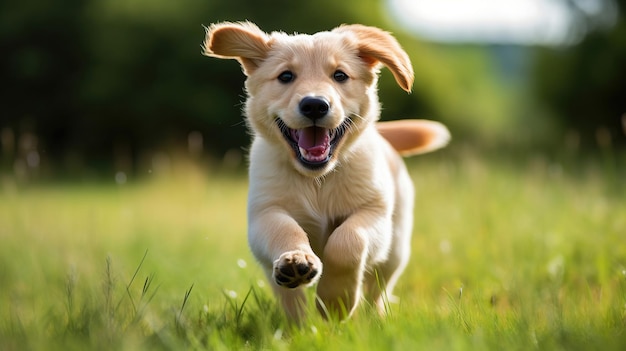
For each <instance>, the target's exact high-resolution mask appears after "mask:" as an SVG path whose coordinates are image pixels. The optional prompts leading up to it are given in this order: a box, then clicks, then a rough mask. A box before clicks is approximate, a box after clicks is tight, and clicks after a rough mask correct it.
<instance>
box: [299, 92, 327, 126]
mask: <svg viewBox="0 0 626 351" xmlns="http://www.w3.org/2000/svg"><path fill="white" fill-rule="evenodd" d="M298 107H299V108H300V113H302V115H303V116H305V117H307V118H309V119H311V120H316V119H319V118H322V117H324V116H326V114H327V113H328V110H329V109H330V104H329V103H328V100H326V99H325V98H323V97H320V96H307V97H305V98H303V99H302V100H300V105H299V106H298Z"/></svg>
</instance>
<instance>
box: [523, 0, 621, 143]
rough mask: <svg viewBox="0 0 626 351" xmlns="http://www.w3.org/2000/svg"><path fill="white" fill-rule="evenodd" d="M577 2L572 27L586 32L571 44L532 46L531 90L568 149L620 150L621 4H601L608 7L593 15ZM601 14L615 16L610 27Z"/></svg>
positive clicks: (574, 5) (574, 2) (573, 2)
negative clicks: (556, 124)
mask: <svg viewBox="0 0 626 351" xmlns="http://www.w3.org/2000/svg"><path fill="white" fill-rule="evenodd" d="M577 3H578V2H577V1H571V4H572V11H573V13H574V14H575V15H576V18H577V19H578V26H582V27H584V28H585V29H589V30H591V32H590V33H589V34H588V35H587V36H586V37H584V39H582V41H581V42H580V43H579V44H577V45H574V46H570V47H562V48H538V49H537V61H536V65H535V71H534V75H533V83H532V91H533V93H534V95H535V96H536V98H537V99H538V100H539V102H540V103H541V104H542V105H543V108H544V110H545V113H546V114H547V117H548V118H554V119H555V120H556V121H558V122H559V123H560V124H561V127H562V128H561V130H563V131H564V132H565V133H566V135H564V137H565V138H566V139H567V140H568V143H569V145H570V146H571V147H582V148H586V149H589V148H590V147H593V146H597V145H600V146H602V147H606V146H608V145H614V146H622V147H623V146H626V134H625V133H626V125H625V123H626V65H625V63H626V1H625V0H619V1H617V2H616V3H613V2H611V1H601V2H600V3H604V4H605V5H607V4H613V6H612V7H611V8H605V9H604V11H603V12H599V13H597V15H595V16H589V15H588V14H587V13H585V12H584V11H582V10H581V9H580V8H579V7H578V6H577ZM615 4H616V5H617V7H615ZM606 11H610V12H606ZM607 16H616V17H617V18H616V21H615V22H614V23H609V24H610V26H607V23H606V21H607ZM611 18H612V17H608V19H609V20H610V19H611Z"/></svg>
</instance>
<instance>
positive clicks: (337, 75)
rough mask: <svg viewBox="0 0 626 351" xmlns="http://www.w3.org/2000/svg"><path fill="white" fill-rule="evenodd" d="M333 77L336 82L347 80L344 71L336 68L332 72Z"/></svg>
mask: <svg viewBox="0 0 626 351" xmlns="http://www.w3.org/2000/svg"><path fill="white" fill-rule="evenodd" d="M333 79H334V80H335V81H337V82H340V83H341V82H345V81H346V80H348V75H347V74H346V73H345V72H344V71H340V70H337V71H335V73H333Z"/></svg>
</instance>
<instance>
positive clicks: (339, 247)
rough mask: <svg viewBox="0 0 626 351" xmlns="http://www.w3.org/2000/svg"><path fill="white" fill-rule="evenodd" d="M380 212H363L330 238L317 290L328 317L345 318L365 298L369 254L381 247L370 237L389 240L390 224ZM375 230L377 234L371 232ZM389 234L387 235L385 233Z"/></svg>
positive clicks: (349, 220)
mask: <svg viewBox="0 0 626 351" xmlns="http://www.w3.org/2000/svg"><path fill="white" fill-rule="evenodd" d="M388 217H389V216H385V215H384V214H383V215H382V216H381V213H380V209H378V210H372V209H369V210H361V211H359V212H357V213H355V214H353V215H352V216H350V217H349V218H348V219H347V220H346V221H345V222H344V223H343V224H341V225H340V226H339V227H338V228H337V229H335V231H334V232H333V233H332V234H331V236H330V237H329V238H328V242H327V243H326V246H325V247H324V253H323V261H324V275H323V276H322V277H321V279H320V282H319V284H318V287H317V295H318V297H319V300H318V301H317V306H318V309H319V310H320V312H321V313H322V315H324V316H325V317H327V318H329V317H330V318H333V317H337V318H339V319H344V318H347V317H349V316H350V315H351V314H352V312H353V311H354V309H355V307H356V305H357V303H358V301H359V300H360V298H361V295H362V284H363V276H364V274H365V264H366V261H367V259H368V256H369V255H371V252H370V251H376V250H377V249H378V248H379V247H380V246H381V244H382V246H385V244H384V243H380V242H370V239H371V238H383V237H388V238H389V239H390V237H391V236H390V235H389V234H390V232H391V223H390V222H391V221H390V219H389V218H388ZM372 231H374V232H372ZM384 231H386V232H387V233H386V235H385V234H382V235H381V233H383V232H384Z"/></svg>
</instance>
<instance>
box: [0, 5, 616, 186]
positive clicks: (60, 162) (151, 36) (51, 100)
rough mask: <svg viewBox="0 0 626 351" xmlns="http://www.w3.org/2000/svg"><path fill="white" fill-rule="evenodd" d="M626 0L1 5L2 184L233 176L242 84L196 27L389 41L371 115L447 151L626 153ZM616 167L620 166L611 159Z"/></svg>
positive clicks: (238, 154)
mask: <svg viewBox="0 0 626 351" xmlns="http://www.w3.org/2000/svg"><path fill="white" fill-rule="evenodd" d="M625 14H626V0H510V1H498V0H359V1H357V0H344V1H335V0H317V1H308V2H296V1H286V0H275V1H266V0H229V1H217V0H179V1H166V0H66V1H63V2H51V1H45V0H30V1H19V0H6V1H3V2H2V3H1V4H0V52H1V53H2V54H1V55H0V72H1V73H0V74H1V76H0V77H1V82H2V84H1V89H2V94H1V95H0V96H1V99H2V100H1V101H2V108H1V109H0V148H1V149H0V175H1V177H2V180H3V183H4V184H6V183H17V184H19V183H28V182H33V181H41V180H54V179H69V180H75V179H106V180H113V179H115V181H117V182H118V183H123V182H126V181H127V180H133V179H141V178H142V177H146V176H148V175H150V174H153V173H158V172H162V171H163V172H166V171H167V170H168V168H169V167H170V166H171V164H172V162H173V160H175V159H177V158H186V159H189V160H194V161H197V162H201V164H202V165H203V166H204V167H206V168H207V169H219V168H224V167H227V168H241V169H245V152H246V151H245V150H246V148H247V146H248V145H249V135H248V134H247V132H246V128H245V125H244V123H243V122H242V117H241V112H240V110H241V107H242V101H243V99H244V93H243V82H244V79H245V77H244V76H243V74H242V73H241V71H240V68H239V65H238V64H237V63H236V62H235V61H224V60H216V59H211V58H207V57H204V56H202V55H201V47H200V45H201V43H202V41H203V38H204V28H203V25H209V24H210V23H213V22H219V21H225V20H228V21H238V20H250V21H253V22H255V23H257V24H258V25H259V26H260V27H261V28H262V29H263V30H265V31H268V32H270V31H276V30H280V31H285V32H288V33H293V32H299V33H313V32H317V31H321V30H328V29H332V28H333V27H335V26H337V25H339V24H341V23H363V24H368V25H373V26H378V27H381V28H384V29H386V30H388V31H391V32H393V33H394V35H395V36H396V37H397V38H398V40H399V41H400V42H401V44H402V45H403V47H404V48H405V49H406V50H407V52H408V53H409V55H410V57H411V59H412V61H413V65H414V68H415V72H416V80H415V85H414V91H413V93H412V94H410V95H407V94H405V93H404V92H403V91H402V90H401V89H399V88H398V87H397V86H395V82H394V81H393V78H392V76H391V74H389V72H387V71H383V73H382V76H381V80H380V95H381V101H382V102H383V115H382V118H383V119H398V118H428V119H434V120H439V121H442V122H443V123H445V124H447V125H448V126H449V127H450V129H451V131H452V134H453V138H454V143H453V144H452V146H451V147H450V149H451V150H452V151H448V152H454V150H455V149H456V150H459V149H462V148H468V147H471V148H472V149H475V150H480V152H484V153H487V154H490V155H496V156H497V155H500V156H502V157H512V156H515V157H518V156H524V155H531V154H532V155H535V154H540V155H544V156H545V157H568V158H570V159H578V158H579V157H580V158H593V157H595V156H597V155H598V154H600V153H602V154H603V155H606V154H610V155H612V156H611V157H616V158H619V157H620V156H619V155H623V154H624V153H623V151H624V148H625V146H626V137H625V130H626V21H625V18H624V17H625ZM622 157H623V156H622Z"/></svg>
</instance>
